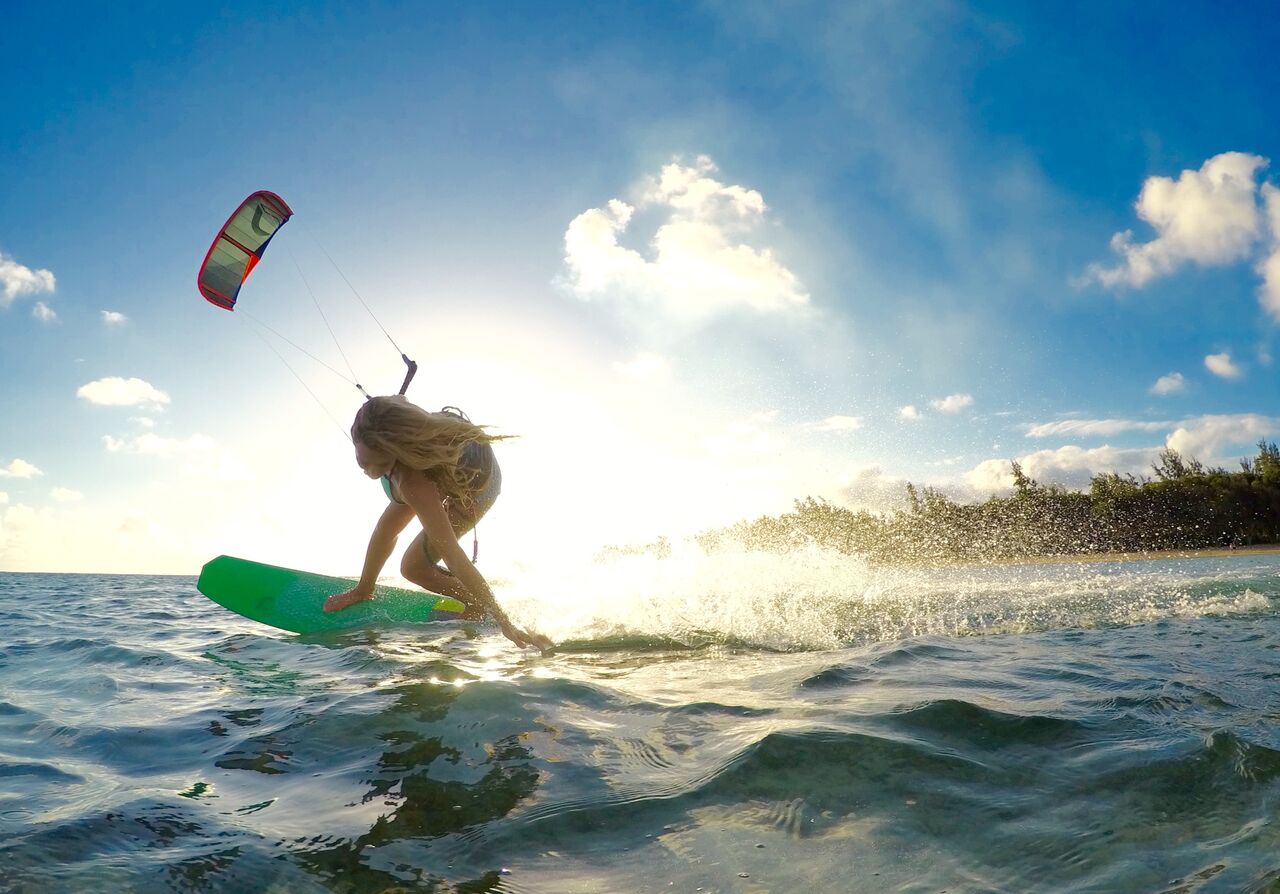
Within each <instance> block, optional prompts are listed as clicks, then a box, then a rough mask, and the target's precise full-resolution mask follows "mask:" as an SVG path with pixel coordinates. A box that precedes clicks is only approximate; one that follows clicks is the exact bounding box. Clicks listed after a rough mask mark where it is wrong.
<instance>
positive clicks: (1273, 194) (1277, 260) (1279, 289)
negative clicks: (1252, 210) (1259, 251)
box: [1258, 183, 1280, 322]
mask: <svg viewBox="0 0 1280 894" xmlns="http://www.w3.org/2000/svg"><path fill="white" fill-rule="evenodd" d="M1262 201H1263V205H1264V206H1265V207H1266V214H1267V226H1268V229H1269V231H1270V233H1271V248H1270V253H1269V254H1268V255H1267V256H1266V257H1265V258H1263V259H1262V260H1261V261H1260V262H1259V263H1258V275H1259V276H1261V277H1262V286H1261V288H1259V290H1258V300H1259V302H1261V304H1262V309H1263V310H1265V311H1266V312H1267V313H1268V314H1270V315H1271V318H1272V319H1274V320H1276V321H1278V322H1280V189H1276V187H1274V186H1272V185H1271V184H1270V183H1264V184H1262Z"/></svg>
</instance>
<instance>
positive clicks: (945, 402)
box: [929, 394, 973, 413]
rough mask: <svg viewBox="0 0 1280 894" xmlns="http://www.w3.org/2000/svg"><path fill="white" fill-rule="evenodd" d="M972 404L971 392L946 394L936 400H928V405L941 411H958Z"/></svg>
mask: <svg viewBox="0 0 1280 894" xmlns="http://www.w3.org/2000/svg"><path fill="white" fill-rule="evenodd" d="M972 405H973V395H971V394H948V395H947V396H946V397H940V398H938V399H937V400H931V401H929V406H931V407H933V408H934V409H935V410H937V411H939V412H941V413H959V412H960V411H961V410H963V409H964V408H965V407H968V406H972Z"/></svg>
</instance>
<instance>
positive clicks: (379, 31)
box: [0, 2, 1280, 573]
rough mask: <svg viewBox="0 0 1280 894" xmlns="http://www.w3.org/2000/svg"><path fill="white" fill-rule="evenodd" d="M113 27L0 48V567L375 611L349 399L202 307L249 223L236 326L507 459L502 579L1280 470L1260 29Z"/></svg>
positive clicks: (43, 24) (8, 15)
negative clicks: (1116, 476) (785, 522)
mask: <svg viewBox="0 0 1280 894" xmlns="http://www.w3.org/2000/svg"><path fill="white" fill-rule="evenodd" d="M128 7H129V8H127V9H121V8H117V6H112V5H107V4H103V5H100V6H98V7H97V8H96V9H95V8H89V7H87V6H86V4H79V3H77V4H57V3H40V4H36V3H24V2H19V3H17V4H9V5H7V6H6V8H5V11H4V13H3V19H4V27H3V28H0V74H2V75H3V76H2V77H0V109H3V120H4V127H3V128H0V178H3V179H2V182H0V356H3V358H4V360H3V363H0V568H3V569H18V570H102V571H168V572H177V573H191V572H194V571H195V570H198V567H199V564H200V563H201V562H202V561H203V560H204V559H207V558H209V557H211V556H213V555H216V554H218V553H221V552H232V553H239V554H248V555H251V556H252V557H253V558H259V559H264V560H267V561H276V562H280V563H289V564H300V565H305V566H306V567H314V568H318V569H320V570H335V571H352V570H354V569H355V568H356V567H357V566H358V563H359V559H360V557H361V555H362V554H363V544H364V541H365V538H366V537H367V533H368V529H369V527H370V525H371V523H372V520H373V519H374V518H376V515H377V512H378V511H379V508H380V503H379V500H380V499H381V498H380V496H379V494H378V492H377V490H376V488H375V489H372V490H371V489H370V488H369V485H368V483H367V482H365V481H364V480H363V479H362V478H361V477H360V475H359V473H358V470H356V468H355V466H354V463H353V462H352V461H351V459H350V455H349V454H350V447H349V444H347V443H346V441H345V439H344V438H343V437H342V435H341V434H340V433H339V431H338V428H337V427H335V425H334V421H333V419H331V418H330V416H329V415H326V412H327V413H329V414H332V416H333V417H335V418H336V419H337V420H339V422H340V424H341V425H345V424H346V420H347V419H348V418H349V417H350V415H351V413H352V412H354V410H355V408H356V406H357V405H358V402H359V395H358V394H356V393H355V391H354V389H352V388H350V386H349V385H346V384H344V383H343V382H342V381H341V380H339V379H337V377H334V376H332V375H331V374H330V373H329V372H327V371H326V370H324V369H323V368H321V367H318V366H316V365H315V364H313V363H312V362H311V361H309V360H308V359H307V358H305V357H302V356H301V355H299V354H297V353H296V352H294V351H293V350H292V349H291V348H290V347H288V346H287V345H283V344H279V343H278V342H277V343H276V346H277V347H278V349H279V350H280V351H281V352H282V353H283V354H284V355H285V357H286V358H287V359H288V360H289V362H290V364H291V365H292V366H293V368H294V369H295V370H296V371H297V372H298V374H299V375H300V376H302V378H303V379H304V381H306V383H307V385H308V387H310V388H311V389H312V390H313V391H315V392H316V395H317V397H318V398H320V403H321V404H323V405H324V407H325V409H324V410H322V409H321V408H320V407H318V406H317V403H316V401H313V400H312V398H311V396H309V395H308V394H307V392H306V391H305V390H303V388H302V387H300V386H299V384H298V382H297V381H296V380H295V379H294V377H293V375H292V374H291V373H290V372H289V370H288V369H286V368H285V367H284V366H283V365H282V364H281V363H280V361H279V360H278V359H277V358H276V357H275V356H274V355H273V354H272V353H271V351H269V350H268V349H267V348H266V347H264V345H263V342H262V341H261V339H260V338H259V337H258V334H257V333H256V331H255V329H254V326H253V324H252V323H249V322H248V321H246V320H243V319H238V318H237V317H238V315H232V314H227V313H226V312H224V311H220V310H218V309H216V308H214V307H213V306H211V305H209V304H207V303H206V302H204V301H203V300H202V299H201V298H200V297H199V295H198V293H197V292H196V290H195V284H194V280H195V272H196V268H197V267H198V265H199V262H200V260H201V258H202V257H203V254H204V251H205V249H206V248H207V247H208V244H209V242H210V240H211V239H212V237H213V235H214V234H215V233H216V231H217V228H218V226H219V225H220V224H221V222H222V221H223V219H225V217H226V216H227V214H229V213H230V211H231V210H232V209H233V208H234V207H235V206H236V204H237V203H238V202H239V201H240V200H241V199H242V198H243V197H244V196H245V195H247V194H248V193H250V192H252V191H253V190H256V189H262V188H265V189H271V190H273V191H275V192H277V193H279V194H280V195H282V196H284V197H285V199H286V200H288V201H289V202H290V204H291V205H292V206H293V208H294V210H295V212H296V217H295V218H294V220H293V221H291V222H290V223H289V224H288V225H287V226H286V227H285V228H284V229H283V230H282V231H281V233H280V235H279V237H278V238H277V240H276V242H275V243H273V245H272V246H271V248H270V250H269V252H268V254H267V258H266V260H265V261H264V262H263V264H262V265H261V266H260V268H259V269H258V271H256V272H255V273H254V275H253V277H252V278H251V279H250V281H249V283H248V284H247V285H246V287H245V290H244V292H243V293H242V297H241V305H240V306H241V307H242V308H244V309H248V310H250V311H251V312H252V313H253V314H254V315H255V317H257V318H258V319H261V320H263V321H264V322H267V323H269V325H271V326H273V327H274V328H276V329H277V330H279V331H281V332H283V333H285V334H286V335H288V336H289V337H290V338H291V339H293V340H295V341H296V342H298V343H299V344H302V345H304V346H305V347H307V348H308V349H309V350H311V351H313V352H314V353H316V354H317V355H318V356H321V357H322V358H324V359H325V360H326V362H329V363H331V364H334V365H337V366H339V367H341V360H340V359H339V356H338V354H337V353H336V350H335V349H334V348H333V346H332V342H331V341H330V340H329V336H328V334H327V332H325V330H324V327H323V324H322V323H321V322H320V318H319V315H318V314H317V312H316V309H315V306H314V305H313V304H312V302H311V298H310V297H309V295H308V292H307V289H306V286H305V285H304V283H303V280H302V277H301V276H300V275H299V269H301V271H302V273H303V274H304V275H305V277H306V281H307V282H308V283H310V285H311V288H312V289H313V290H314V292H315V294H316V296H317V299H318V300H319V301H320V302H321V303H322V306H324V307H325V309H326V312H328V313H329V314H330V317H331V319H332V320H333V321H334V322H335V326H336V328H337V329H338V331H339V334H340V339H341V341H342V344H343V347H344V348H345V349H346V350H347V352H348V354H349V356H350V357H351V359H352V361H353V363H355V365H356V368H357V371H358V372H359V373H360V376H361V377H362V378H363V380H364V383H365V384H366V386H368V387H370V388H371V389H372V390H379V391H387V390H394V387H395V386H396V385H397V384H398V382H399V378H400V375H401V368H400V362H399V359H398V357H397V356H396V355H395V353H394V352H393V351H392V350H391V349H390V347H389V346H388V344H387V343H386V341H385V339H383V337H382V335H381V333H380V332H378V330H377V327H376V326H374V325H373V324H372V323H371V321H370V320H369V319H368V317H367V316H364V315H363V313H364V312H363V310H361V309H360V308H359V306H358V305H357V304H356V303H355V302H354V301H353V300H352V299H351V296H350V292H349V291H348V290H347V288H346V286H345V284H344V283H343V282H342V280H341V278H340V277H339V276H338V275H337V274H336V272H335V271H334V269H333V267H331V266H330V265H329V262H328V261H327V260H326V258H325V255H324V252H326V251H327V252H328V253H329V254H330V255H332V256H333V257H334V258H335V260H337V261H338V263H339V265H340V267H341V270H342V272H343V273H344V274H345V275H346V276H347V277H348V278H349V279H350V280H351V281H352V282H353V283H354V284H355V285H356V287H357V288H358V289H359V291H360V293H361V295H363V296H364V297H365V298H366V300H368V301H369V302H370V304H371V305H372V306H373V308H374V310H375V311H376V312H377V313H378V316H379V318H380V319H381V320H382V322H383V323H384V324H385V325H386V326H387V328H388V329H389V330H390V331H391V333H392V334H393V336H394V337H395V338H396V340H397V342H399V343H400V344H401V345H402V347H404V348H405V349H406V350H407V351H408V353H409V354H410V356H413V357H415V359H417V360H418V361H419V362H420V363H421V364H422V367H423V371H422V373H421V374H420V376H419V380H418V382H417V383H415V385H414V387H413V389H412V390H411V392H410V395H411V396H412V397H414V398H415V399H417V400H419V401H420V402H422V403H423V404H424V405H428V406H432V407H434V406H439V405H442V404H459V405H462V406H464V407H465V408H466V409H468V411H470V412H471V414H472V415H473V416H474V417H475V418H477V420H479V421H484V422H488V423H492V424H494V425H495V426H496V427H497V428H498V429H500V430H503V431H510V432H513V433H516V434H519V435H520V438H519V440H517V441H514V442H511V443H510V444H509V445H508V446H507V447H505V448H504V453H503V465H504V468H505V469H506V470H507V487H506V491H505V492H504V496H503V501H502V503H501V504H500V507H501V511H500V512H495V516H494V518H493V520H492V521H491V522H488V523H487V524H486V528H487V530H486V531H484V532H482V533H483V535H484V537H483V539H485V540H486V541H487V543H491V544H493V552H494V553H496V554H497V556H499V557H502V558H501V559H495V561H507V562H509V563H516V564H518V563H519V562H521V561H532V560H533V558H534V557H547V556H556V555H560V554H565V553H567V552H568V551H571V550H574V549H585V548H588V547H590V546H594V545H598V543H600V542H616V541H619V540H648V539H652V538H653V537H655V536H658V535H660V534H675V533H680V532H687V531H695V530H698V529H700V528H702V527H705V526H708V525H712V524H719V523H724V522H728V521H733V520H735V519H737V518H740V517H744V516H748V515H754V514H757V513H760V512H774V511H780V510H782V509H785V508H786V507H787V506H788V505H789V503H790V501H791V499H793V498H795V497H801V496H805V495H807V494H813V495H818V496H824V497H827V498H829V499H832V500H835V501H838V502H842V503H845V504H848V505H855V506H871V507H876V508H888V507H890V506H892V505H894V504H895V501H896V500H898V499H900V496H901V492H902V483H903V482H904V481H905V480H913V481H916V482H917V483H922V484H925V483H927V484H933V485H934V486H937V487H940V488H942V489H943V490H945V491H947V492H949V493H952V494H954V495H956V496H957V497H960V498H966V499H968V498H980V497H983V496H985V495H986V494H989V493H993V492H999V490H1000V489H1001V488H1002V487H1004V486H1006V485H1007V463H1008V460H1010V459H1019V460H1021V461H1022V462H1023V464H1024V466H1026V467H1027V468H1028V470H1029V471H1031V472H1032V473H1033V474H1036V475H1038V476H1039V477H1041V478H1042V479H1044V480H1054V481H1060V482H1062V483H1064V484H1067V485H1069V486H1081V485H1083V484H1086V483H1087V480H1088V476H1089V475H1090V474H1092V473H1095V472H1098V471H1108V470H1119V471H1133V472H1142V471H1143V470H1144V469H1146V468H1148V466H1149V463H1150V461H1151V459H1152V458H1153V457H1154V455H1155V452H1156V451H1158V450H1159V449H1161V448H1162V447H1165V446H1174V447H1178V448H1179V449H1183V450H1185V451H1187V452H1189V453H1192V454H1193V455H1196V456H1197V457H1198V458H1200V459H1202V460H1204V461H1206V462H1210V463H1223V464H1227V465H1231V466H1234V464H1235V461H1236V459H1238V458H1239V457H1241V456H1245V455H1249V454H1250V453H1251V452H1252V445H1253V444H1254V442H1256V441H1257V440H1258V439H1259V438H1269V439H1274V438H1276V437H1277V436H1280V408H1277V405H1276V400H1275V393H1276V387H1275V386H1276V379H1277V370H1276V367H1275V365H1274V361H1273V360H1272V353H1273V351H1275V350H1277V349H1280V346H1277V344H1276V339H1275V327H1276V325H1277V323H1280V249H1278V246H1280V199H1276V198H1275V193H1274V190H1275V186H1274V184H1277V183H1280V174H1278V173H1277V172H1276V170H1275V169H1274V166H1273V165H1271V163H1270V162H1269V161H1268V160H1269V159H1271V158H1272V157H1273V156H1275V155H1276V153H1277V152H1278V151H1280V149H1278V148H1277V147H1278V146H1280V126H1278V125H1277V124H1276V121H1275V116H1274V114H1272V113H1271V104H1272V103H1273V98H1274V96H1275V95H1277V93H1278V92H1280V65H1276V64H1275V62H1274V59H1273V55H1274V50H1273V48H1274V46H1275V44H1276V39H1277V37H1280V26H1277V25H1275V24H1274V22H1273V19H1274V16H1272V15H1269V14H1268V12H1267V7H1266V5H1265V4H1233V5H1232V6H1230V7H1229V8H1226V9H1224V8H1222V7H1221V6H1219V5H1211V4H1180V5H1179V6H1178V7H1177V8H1176V9H1172V8H1170V7H1168V6H1167V5H1163V4H1160V5H1158V4H1155V3H1135V4H1125V5H1115V4H1103V3H1088V4H1072V5H1070V6H1069V7H1068V6H1065V5H1052V4H1015V3H971V4H965V3H919V4H907V3H868V4H856V5H855V4H840V3H835V4H824V3H782V4H779V3H704V4H669V5H668V4H661V3H635V4H603V5H597V6H594V7H581V6H579V5H576V4H574V5H570V4H563V5H557V4H537V5H532V4H529V5H517V4H453V5H435V6H432V7H430V8H428V7H427V6H425V5H423V4H413V3H403V4H396V3H379V4H367V5H366V4H323V3H311V4H278V5H276V6H274V7H273V8H266V7H264V6H261V5H249V4H227V5H224V6H222V7H205V6H198V5H190V4H151V5H146V4H129V5H128ZM1126 231H1130V235H1129V236H1128V237H1124V236H1122V235H1119V234H1124V233H1125V232H1126ZM1268 263H1270V264H1271V265H1272V266H1271V267H1268V266H1267V265H1268ZM267 338H268V339H271V338H272V337H271V336H270V335H268V336H267ZM1175 374H1176V375H1175ZM1162 379H1163V381H1164V383H1165V384H1164V385H1162V386H1159V387H1157V383H1158V382H1159V381H1161V380H1162ZM907 408H911V409H909V410H908V409H907Z"/></svg>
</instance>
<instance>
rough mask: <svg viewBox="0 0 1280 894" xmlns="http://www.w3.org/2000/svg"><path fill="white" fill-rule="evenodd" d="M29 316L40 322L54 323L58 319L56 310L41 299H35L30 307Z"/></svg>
mask: <svg viewBox="0 0 1280 894" xmlns="http://www.w3.org/2000/svg"><path fill="white" fill-rule="evenodd" d="M31 316H33V317H35V318H36V319H37V320H39V321H40V322H41V323H56V322H57V321H58V312H57V311H55V310H54V309H53V308H52V307H50V306H49V305H47V304H45V303H44V302H43V301H37V302H36V303H35V305H34V306H33V307H32V308H31Z"/></svg>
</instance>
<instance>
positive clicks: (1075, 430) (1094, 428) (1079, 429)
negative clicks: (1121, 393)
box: [1027, 419, 1174, 438]
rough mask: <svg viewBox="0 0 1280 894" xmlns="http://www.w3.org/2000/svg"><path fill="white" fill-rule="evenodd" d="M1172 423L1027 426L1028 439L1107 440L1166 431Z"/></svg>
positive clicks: (1092, 422)
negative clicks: (1114, 436) (1119, 436)
mask: <svg viewBox="0 0 1280 894" xmlns="http://www.w3.org/2000/svg"><path fill="white" fill-rule="evenodd" d="M1173 425H1174V423H1172V422H1147V421H1139V420H1136V419H1064V420H1062V421H1060V422H1042V423H1040V424H1038V425H1028V426H1027V437H1028V438H1055V437H1082V438H1109V437H1111V436H1113V435H1118V434H1120V433H1121V432H1126V431H1168V430H1169V429H1170V428H1171V427H1172V426H1173Z"/></svg>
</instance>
